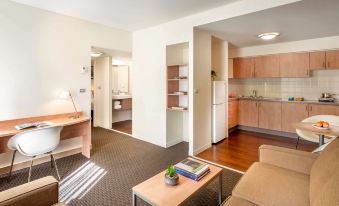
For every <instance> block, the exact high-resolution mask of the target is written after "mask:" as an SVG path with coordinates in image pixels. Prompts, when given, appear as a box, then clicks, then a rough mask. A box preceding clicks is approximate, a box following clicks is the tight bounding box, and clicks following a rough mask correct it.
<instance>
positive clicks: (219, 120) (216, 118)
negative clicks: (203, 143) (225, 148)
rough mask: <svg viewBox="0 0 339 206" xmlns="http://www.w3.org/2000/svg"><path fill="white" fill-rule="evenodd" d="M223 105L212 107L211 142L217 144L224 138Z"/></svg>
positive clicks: (224, 108)
mask: <svg viewBox="0 0 339 206" xmlns="http://www.w3.org/2000/svg"><path fill="white" fill-rule="evenodd" d="M225 111H226V107H225V104H217V105H213V106H212V142H213V143H217V142H219V141H220V140H222V139H224V138H225V137H226V115H225Z"/></svg>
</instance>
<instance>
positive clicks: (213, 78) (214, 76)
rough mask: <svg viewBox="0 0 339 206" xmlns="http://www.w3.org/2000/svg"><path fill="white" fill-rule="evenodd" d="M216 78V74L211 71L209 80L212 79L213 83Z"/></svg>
mask: <svg viewBox="0 0 339 206" xmlns="http://www.w3.org/2000/svg"><path fill="white" fill-rule="evenodd" d="M216 77H217V72H215V71H214V70H212V71H211V78H212V81H214V80H215V78H216Z"/></svg>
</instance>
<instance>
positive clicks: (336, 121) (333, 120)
mask: <svg viewBox="0 0 339 206" xmlns="http://www.w3.org/2000/svg"><path fill="white" fill-rule="evenodd" d="M319 121H326V122H328V123H330V126H331V125H334V126H339V116H336V115H316V116H312V117H308V118H306V119H304V120H303V121H302V122H308V123H316V122H319ZM296 133H297V135H298V140H297V144H296V146H295V147H296V148H298V144H299V139H300V138H302V139H305V140H307V141H310V142H316V143H319V135H316V134H314V133H313V132H308V131H304V130H300V129H296ZM329 137H330V138H336V137H335V136H329ZM330 140H331V139H327V138H325V143H327V142H329V141H330Z"/></svg>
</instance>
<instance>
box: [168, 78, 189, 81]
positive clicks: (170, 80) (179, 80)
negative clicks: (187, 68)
mask: <svg viewBox="0 0 339 206" xmlns="http://www.w3.org/2000/svg"><path fill="white" fill-rule="evenodd" d="M180 80H188V78H184V79H168V81H180Z"/></svg>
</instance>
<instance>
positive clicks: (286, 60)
mask: <svg viewBox="0 0 339 206" xmlns="http://www.w3.org/2000/svg"><path fill="white" fill-rule="evenodd" d="M279 64H280V76H281V77H308V76H309V70H310V53H309V52H304V53H286V54H280V56H279Z"/></svg>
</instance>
